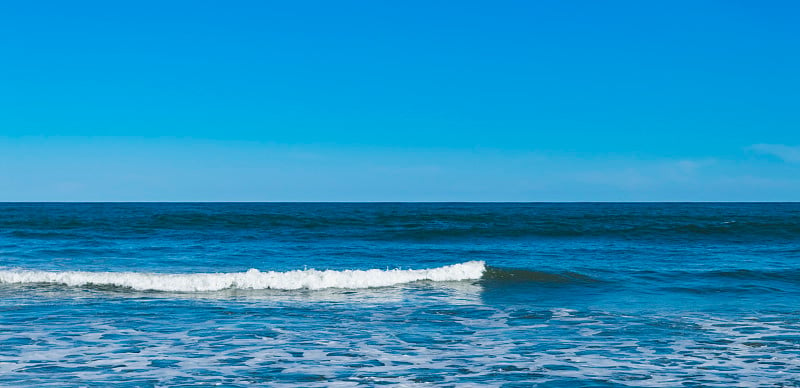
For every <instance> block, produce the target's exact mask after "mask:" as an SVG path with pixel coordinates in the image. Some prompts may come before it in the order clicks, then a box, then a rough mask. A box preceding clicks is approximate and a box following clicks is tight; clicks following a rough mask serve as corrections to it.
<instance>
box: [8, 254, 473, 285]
mask: <svg viewBox="0 0 800 388" xmlns="http://www.w3.org/2000/svg"><path fill="white" fill-rule="evenodd" d="M485 270H486V264H485V263H484V262H483V261H469V262H465V263H460V264H454V265H448V266H444V267H438V268H432V269H420V270H401V269H391V270H379V269H370V270H344V271H333V270H325V271H318V270H314V269H307V270H296V271H288V272H275V271H268V272H261V271H259V270H257V269H250V270H249V271H247V272H234V273H195V274H159V273H145V272H84V271H60V272H54V271H31V270H2V271H0V283H6V284H33V283H44V284H63V285H67V286H72V287H80V286H87V285H101V286H116V287H127V288H132V289H134V290H141V291H146V290H152V291H175V292H196V291H219V290H224V289H230V288H236V289H250V290H263V289H276V290H298V289H309V290H319V289H324V288H371V287H386V286H392V285H396V284H403V283H410V282H416V281H420V280H431V281H437V282H438V281H459V280H471V279H480V277H481V276H482V275H483V272H484V271H485Z"/></svg>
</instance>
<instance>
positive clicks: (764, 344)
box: [0, 203, 800, 387]
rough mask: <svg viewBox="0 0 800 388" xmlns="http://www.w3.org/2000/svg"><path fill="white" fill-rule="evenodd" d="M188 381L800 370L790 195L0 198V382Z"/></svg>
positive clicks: (713, 377) (799, 376)
mask: <svg viewBox="0 0 800 388" xmlns="http://www.w3.org/2000/svg"><path fill="white" fill-rule="evenodd" d="M481 262H483V263H481ZM459 263H467V264H464V265H463V266H458V265H456V264H459ZM484 263H485V264H484ZM452 265H456V266H454V267H448V266H452ZM442 267H444V268H442ZM437 268H439V269H437ZM476 268H478V269H479V273H478V275H477V276H470V273H472V272H470V271H473V272H474V270H475V269H476ZM250 269H255V270H258V271H250V272H247V271H248V270H250ZM370 269H376V270H381V271H380V272H379V271H372V272H352V271H348V270H370ZM423 269H433V271H429V272H424V271H416V270H423ZM324 270H329V271H328V272H323V271H324ZM271 271H272V272H271ZM334 271H337V272H334ZM480 271H482V273H481V272H480ZM204 273H213V274H217V275H199V274H204ZM151 274H156V275H151ZM158 274H160V275H158ZM164 274H173V276H167V275H164ZM137 276H138V277H137ZM441 276H444V277H448V276H449V277H451V278H453V279H449V278H448V279H449V280H448V279H444V280H442V279H443V278H442V279H440V278H439V277H441ZM417 278H420V279H423V280H417V281H413V280H415V279H417ZM455 278H459V279H460V278H464V280H454V279H455ZM87 279H88V280H87ZM132 279H133V280H132ZM409 279H411V281H409ZM424 279H434V280H424ZM126 282H128V283H126ZM375 282H378V283H380V284H384V283H391V285H384V286H379V287H374V286H371V285H374V284H378V283H375ZM381 282H383V283H381ZM329 286H333V287H329ZM182 287H183V288H182ZM185 287H189V288H190V290H187V289H184V288H185ZM361 287H367V288H361ZM198 384H199V385H205V384H221V385H225V386H244V385H251V384H256V385H270V386H281V385H286V386H297V385H300V386H332V385H336V386H358V385H363V386H374V385H381V384H405V385H416V384H441V385H458V386H469V385H474V386H501V385H506V386H529V385H532V384H536V385H540V386H564V385H574V386H627V385H629V386H670V387H671V386H680V385H690V386H737V385H741V386H781V385H783V386H800V204H796V203H786V204H780V203H770V204H737V203H719V204H713V203H708V204H611V203H596V204H593V203H586V204H544V203H543V204H461V203H458V204H338V203H335V204H272V203H270V204H251V203H246V204H244V203H243V204H173V203H164V204H158V203H155V204H111V203H109V204H102V203H100V204H55V203H54V204H0V386H47V385H49V386H180V385H198Z"/></svg>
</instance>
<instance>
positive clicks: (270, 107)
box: [0, 0, 800, 201]
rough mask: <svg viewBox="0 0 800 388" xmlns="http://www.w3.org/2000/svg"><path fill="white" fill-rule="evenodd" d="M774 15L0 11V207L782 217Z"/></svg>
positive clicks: (787, 171) (798, 122)
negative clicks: (776, 209) (695, 205)
mask: <svg viewBox="0 0 800 388" xmlns="http://www.w3.org/2000/svg"><path fill="white" fill-rule="evenodd" d="M798 11H800V5H798V4H796V3H794V2H789V1H773V2H759V3H756V2H751V1H676V2H663V3H656V2H637V1H609V2H591V1H573V2H561V1H538V2H527V1H500V2H491V3H490V2H481V1H460V2H455V1H426V2H423V1H405V2H374V1H340V2H323V1H293V2H261V1H232V2H220V1H170V2H155V1H137V2H101V1H80V0H79V1H75V2H56V1H39V2H25V1H17V0H13V1H4V2H2V4H0V56H1V58H2V61H0V201H800V109H798V107H800V105H799V104H798V103H800V73H799V72H798V71H797V69H799V68H800V25H798V23H796V22H795V19H796V15H797V14H798Z"/></svg>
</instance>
